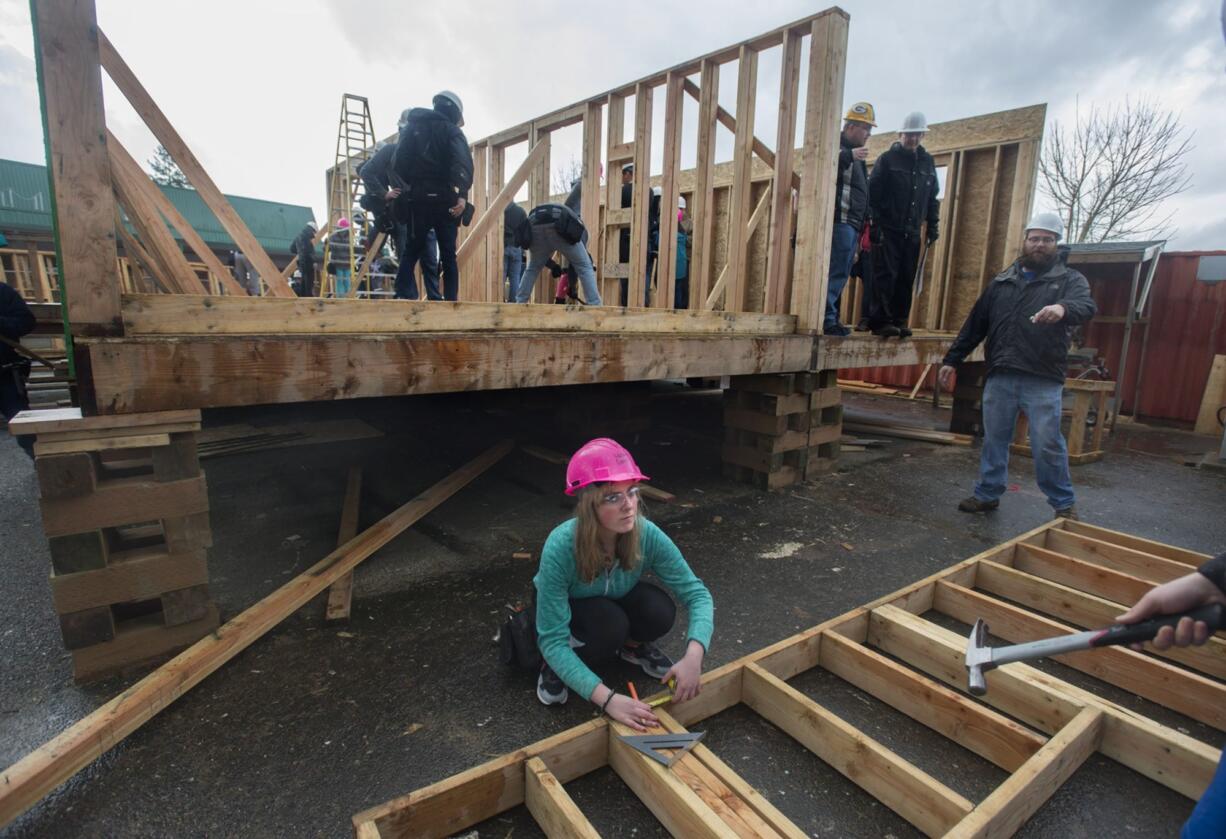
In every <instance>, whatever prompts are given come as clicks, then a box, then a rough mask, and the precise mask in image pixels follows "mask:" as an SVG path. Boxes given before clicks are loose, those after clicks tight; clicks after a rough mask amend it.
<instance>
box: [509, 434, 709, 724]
mask: <svg viewBox="0 0 1226 839" xmlns="http://www.w3.org/2000/svg"><path fill="white" fill-rule="evenodd" d="M646 480H648V478H647V476H646V475H644V474H643V473H642V472H641V471H639V468H638V466H637V465H636V464H635V462H634V458H633V457H631V456H630V452H628V451H626V450H625V449H624V448H622V446H620V445H619V444H618V443H617V442H616V441H614V440H610V439H608V438H606V437H602V438H598V439H595V440H591V441H589V442H587V443H585V444H584V445H583V446H582V447H581V448H580V449H579V450H578V451H577V452H575V454H574V455H573V456H572V457H571V459H570V463H569V464H567V467H566V494H567V495H571V496H577V504H576V505H575V516H574V518H571V519H569V520H567V521H565V522H563V523H562V524H560V525H558V526H557V527H556V528H554V530H553V532H552V533H550V534H549V538H548V539H546V540H545V547H544V549H543V550H542V551H541V562H540V566H539V568H538V570H537V573H536V576H535V577H534V578H533V580H532V583H533V586H534V587H535V591H536V637H537V644H538V646H539V648H540V653H541V657H542V658H543V659H544V663H543V664H542V665H541V671H540V675H539V676H538V677H537V686H536V695H537V698H538V699H539V700H540V701H541V702H542V703H543V704H545V705H561V704H563V703H565V702H566V701H567V700H568V699H569V698H570V691H571V690H573V691H575V692H576V693H577V694H579V695H580V696H582V697H583V698H584V699H587V700H588V701H590V702H591V703H592V704H594V705H596V706H597V707H598V708H600V710H601V711H602V712H603V713H605V714H607V715H608V716H610V717H612V718H613V719H615V720H617V721H618V722H621V723H623V724H625V725H628V726H630V727H631V728H633V729H635V730H636V731H645V730H647V728H649V727H651V726H655V725H658V724H659V719H658V718H657V717H656V715H655V713H654V712H653V711H652V709H651V707H650V706H649V705H647V704H646V703H644V702H640V701H639V700H637V699H634V698H633V697H631V696H626V695H625V694H622V693H618V692H617V691H616V690H615V689H614V688H612V687H610V686H609V685H606V684H605V683H604V682H602V681H601V679H600V677H599V676H597V675H596V674H595V673H594V672H592V670H591V668H592V667H593V666H599V665H601V664H603V663H604V662H609V661H612V660H614V659H616V658H621V659H622V660H623V661H626V662H629V663H630V664H633V665H636V666H638V667H640V668H642V670H643V672H644V673H646V674H647V675H649V676H651V677H652V678H654V679H659V680H660V682H661V684H666V683H669V682H670V681H672V680H676V681H675V688H674V690H673V702H685V701H687V700H689V699H692V698H693V697H695V696H697V695H698V693H699V691H700V690H701V688H702V684H701V681H702V661H703V657H704V656H705V655H706V651H707V648H708V647H709V646H710V643H711V635H712V633H713V632H714V628H715V622H714V605H713V602H712V599H711V593H710V591H708V590H707V587H706V585H704V584H703V582H702V580H700V579H698V577H696V576H695V575H694V572H693V570H691V568H690V566H689V564H688V563H686V561H685V558H684V557H683V556H682V555H681V551H679V550H678V549H677V546H676V545H675V544H673V541H672V540H671V539H669V538H668V536H666V535H665V534H664V531H663V530H661V529H660V528H659V527H658V526H657V525H655V524H654V523H653V522H652V521H651V520H650V519H648V518H647V517H646V516H645V515H644V514H643V510H642V508H641V507H640V503H641V502H640V500H639V484H640V482H642V481H646ZM648 573H651V574H653V575H654V576H655V578H656V579H657V580H659V581H660V582H661V583H663V584H664V586H666V587H667V588H669V589H671V590H672V592H673V594H674V595H675V596H676V597H677V599H678V600H679V601H680V602H681V603H682V604H683V605H684V606H685V608H686V610H687V611H688V613H689V627H688V629H687V633H686V647H685V655H684V656H682V658H681V660H680V661H677V662H673V661H672V660H671V659H670V658H669V657H668V656H666V655H665V654H664V653H663V652H661V651H660V649H659V648H658V647H657V646H656V645H655V642H656V641H657V640H658V639H659V638H662V637H663V636H664V635H665V634H667V633H668V632H669V631H670V630H671V629H672V628H673V622H674V620H675V619H676V612H677V607H676V606H675V605H674V603H673V600H672V598H670V597H669V596H668V594H666V593H665V592H664V590H663V589H662V588H660V587H659V586H657V585H655V584H654V583H649V582H647V581H646V580H645V579H644V576H645V575H646V574H648Z"/></svg>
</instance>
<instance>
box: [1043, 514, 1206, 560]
mask: <svg viewBox="0 0 1226 839" xmlns="http://www.w3.org/2000/svg"><path fill="white" fill-rule="evenodd" d="M1058 529H1060V530H1066V531H1068V532H1070V533H1079V534H1081V535H1082V536H1089V537H1091V538H1093V539H1099V540H1102V541H1105V542H1113V543H1115V544H1116V545H1120V546H1122V547H1125V548H1132V549H1133V550H1137V551H1141V552H1142V553H1147V554H1150V555H1152V556H1160V557H1162V558H1164V559H1172V560H1174V561H1175V562H1182V563H1184V564H1185V565H1190V566H1192V567H1193V568H1198V567H1200V566H1201V565H1202V564H1203V563H1205V562H1208V561H1209V559H1210V557H1209V554H1206V553H1199V552H1197V551H1189V550H1187V549H1186V548H1178V547H1175V546H1174V545H1167V544H1164V543H1162V542H1155V541H1153V540H1152V539H1142V538H1140V537H1139V536H1133V535H1132V534H1130V533H1121V532H1120V531H1118V530H1109V529H1108V528H1105V527H1099V526H1098V525H1095V524H1089V523H1088V522H1084V521H1072V520H1070V519H1065V520H1064V522H1063V524H1061V526H1060V527H1059V528H1058Z"/></svg>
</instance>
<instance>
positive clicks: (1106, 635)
mask: <svg viewBox="0 0 1226 839" xmlns="http://www.w3.org/2000/svg"><path fill="white" fill-rule="evenodd" d="M1183 618H1191V619H1192V620H1194V621H1204V622H1205V623H1207V624H1208V625H1209V631H1210V632H1216V631H1217V630H1219V629H1222V628H1223V627H1224V626H1226V606H1223V605H1222V604H1221V603H1210V604H1209V605H1208V606H1200V607H1198V608H1196V609H1193V610H1192V611H1190V612H1183V613H1182V614H1178V615H1163V616H1162V617H1160V618H1150V619H1149V620H1147V621H1141V622H1140V623H1117V624H1116V625H1115V626H1112V627H1110V628H1108V629H1104V630H1102V632H1100V633H1099V634H1098V637H1096V638H1095V639H1094V640H1093V641H1091V642H1090V646H1091V647H1110V646H1114V645H1116V644H1136V643H1139V642H1142V641H1152V640H1153V639H1154V636H1155V635H1157V634H1158V630H1159V629H1161V628H1162V627H1164V626H1170V627H1174V626H1175V625H1176V624H1177V623H1179V621H1181V620H1182V619H1183Z"/></svg>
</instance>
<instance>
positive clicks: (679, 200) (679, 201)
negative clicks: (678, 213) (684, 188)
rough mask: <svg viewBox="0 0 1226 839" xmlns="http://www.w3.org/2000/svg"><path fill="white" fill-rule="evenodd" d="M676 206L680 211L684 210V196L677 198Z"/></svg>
mask: <svg viewBox="0 0 1226 839" xmlns="http://www.w3.org/2000/svg"><path fill="white" fill-rule="evenodd" d="M677 206H678V207H679V208H681V209H682V210H684V209H685V196H684V195H678V196H677Z"/></svg>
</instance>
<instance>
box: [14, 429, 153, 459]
mask: <svg viewBox="0 0 1226 839" xmlns="http://www.w3.org/2000/svg"><path fill="white" fill-rule="evenodd" d="M168 445H170V435H169V434H125V435H123V436H119V437H94V438H93V439H90V440H64V441H60V442H55V441H43V440H35V441H34V454H35V455H39V456H43V455H59V454H72V453H74V452H101V451H114V450H116V449H147V448H150V447H153V446H168Z"/></svg>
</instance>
